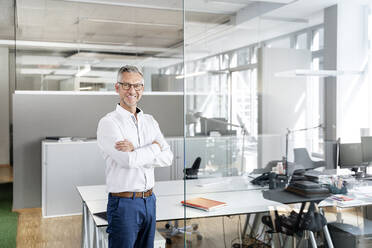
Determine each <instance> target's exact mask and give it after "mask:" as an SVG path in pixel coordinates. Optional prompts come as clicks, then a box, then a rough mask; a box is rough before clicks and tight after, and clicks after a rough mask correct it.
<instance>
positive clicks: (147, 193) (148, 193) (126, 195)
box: [111, 189, 152, 198]
mask: <svg viewBox="0 0 372 248" xmlns="http://www.w3.org/2000/svg"><path fill="white" fill-rule="evenodd" d="M133 194H135V195H136V196H135V197H136V198H145V197H149V196H151V195H152V189H149V190H147V191H145V192H119V193H111V195H112V196H117V197H123V198H132V197H133Z"/></svg>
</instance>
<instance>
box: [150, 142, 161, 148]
mask: <svg viewBox="0 0 372 248" xmlns="http://www.w3.org/2000/svg"><path fill="white" fill-rule="evenodd" d="M152 143H153V144H157V145H158V146H159V147H160V150H161V145H160V144H159V142H157V141H156V140H154V141H153V142H152Z"/></svg>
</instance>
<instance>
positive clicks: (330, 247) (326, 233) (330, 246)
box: [316, 205, 334, 248]
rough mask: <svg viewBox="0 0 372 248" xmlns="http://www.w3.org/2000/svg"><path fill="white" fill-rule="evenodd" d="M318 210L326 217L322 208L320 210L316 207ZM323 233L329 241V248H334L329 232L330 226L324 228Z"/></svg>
mask: <svg viewBox="0 0 372 248" xmlns="http://www.w3.org/2000/svg"><path fill="white" fill-rule="evenodd" d="M316 209H317V210H318V212H319V213H320V214H321V215H323V216H324V211H323V209H321V208H318V206H317V205H316ZM323 233H324V237H325V239H326V241H327V244H328V248H333V247H334V246H333V242H332V239H331V235H330V234H329V230H328V226H327V224H326V225H325V226H324V227H323Z"/></svg>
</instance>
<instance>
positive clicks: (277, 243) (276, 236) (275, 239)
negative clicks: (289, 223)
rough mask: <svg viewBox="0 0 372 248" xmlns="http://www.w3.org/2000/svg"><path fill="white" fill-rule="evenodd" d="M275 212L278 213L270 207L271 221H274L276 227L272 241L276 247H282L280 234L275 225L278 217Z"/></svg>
mask: <svg viewBox="0 0 372 248" xmlns="http://www.w3.org/2000/svg"><path fill="white" fill-rule="evenodd" d="M275 213H276V210H275V209H273V208H271V207H270V216H271V221H272V222H273V227H274V228H273V229H274V233H273V240H272V242H273V245H274V247H275V248H280V247H281V244H280V236H279V233H278V232H277V230H276V227H275V219H276V216H275Z"/></svg>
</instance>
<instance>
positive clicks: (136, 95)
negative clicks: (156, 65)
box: [115, 72, 143, 114]
mask: <svg viewBox="0 0 372 248" xmlns="http://www.w3.org/2000/svg"><path fill="white" fill-rule="evenodd" d="M120 83H122V84H120ZM123 83H124V84H143V78H142V76H141V74H139V73H137V72H123V74H122V78H121V82H119V83H116V84H115V89H116V92H117V93H118V94H119V96H120V106H122V107H123V108H124V109H126V110H128V111H129V112H131V113H133V114H134V113H136V108H137V103H138V101H139V100H140V99H141V97H142V94H143V86H142V87H140V89H139V90H135V89H134V87H133V86H131V87H130V88H129V89H125V88H124V86H123Z"/></svg>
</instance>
